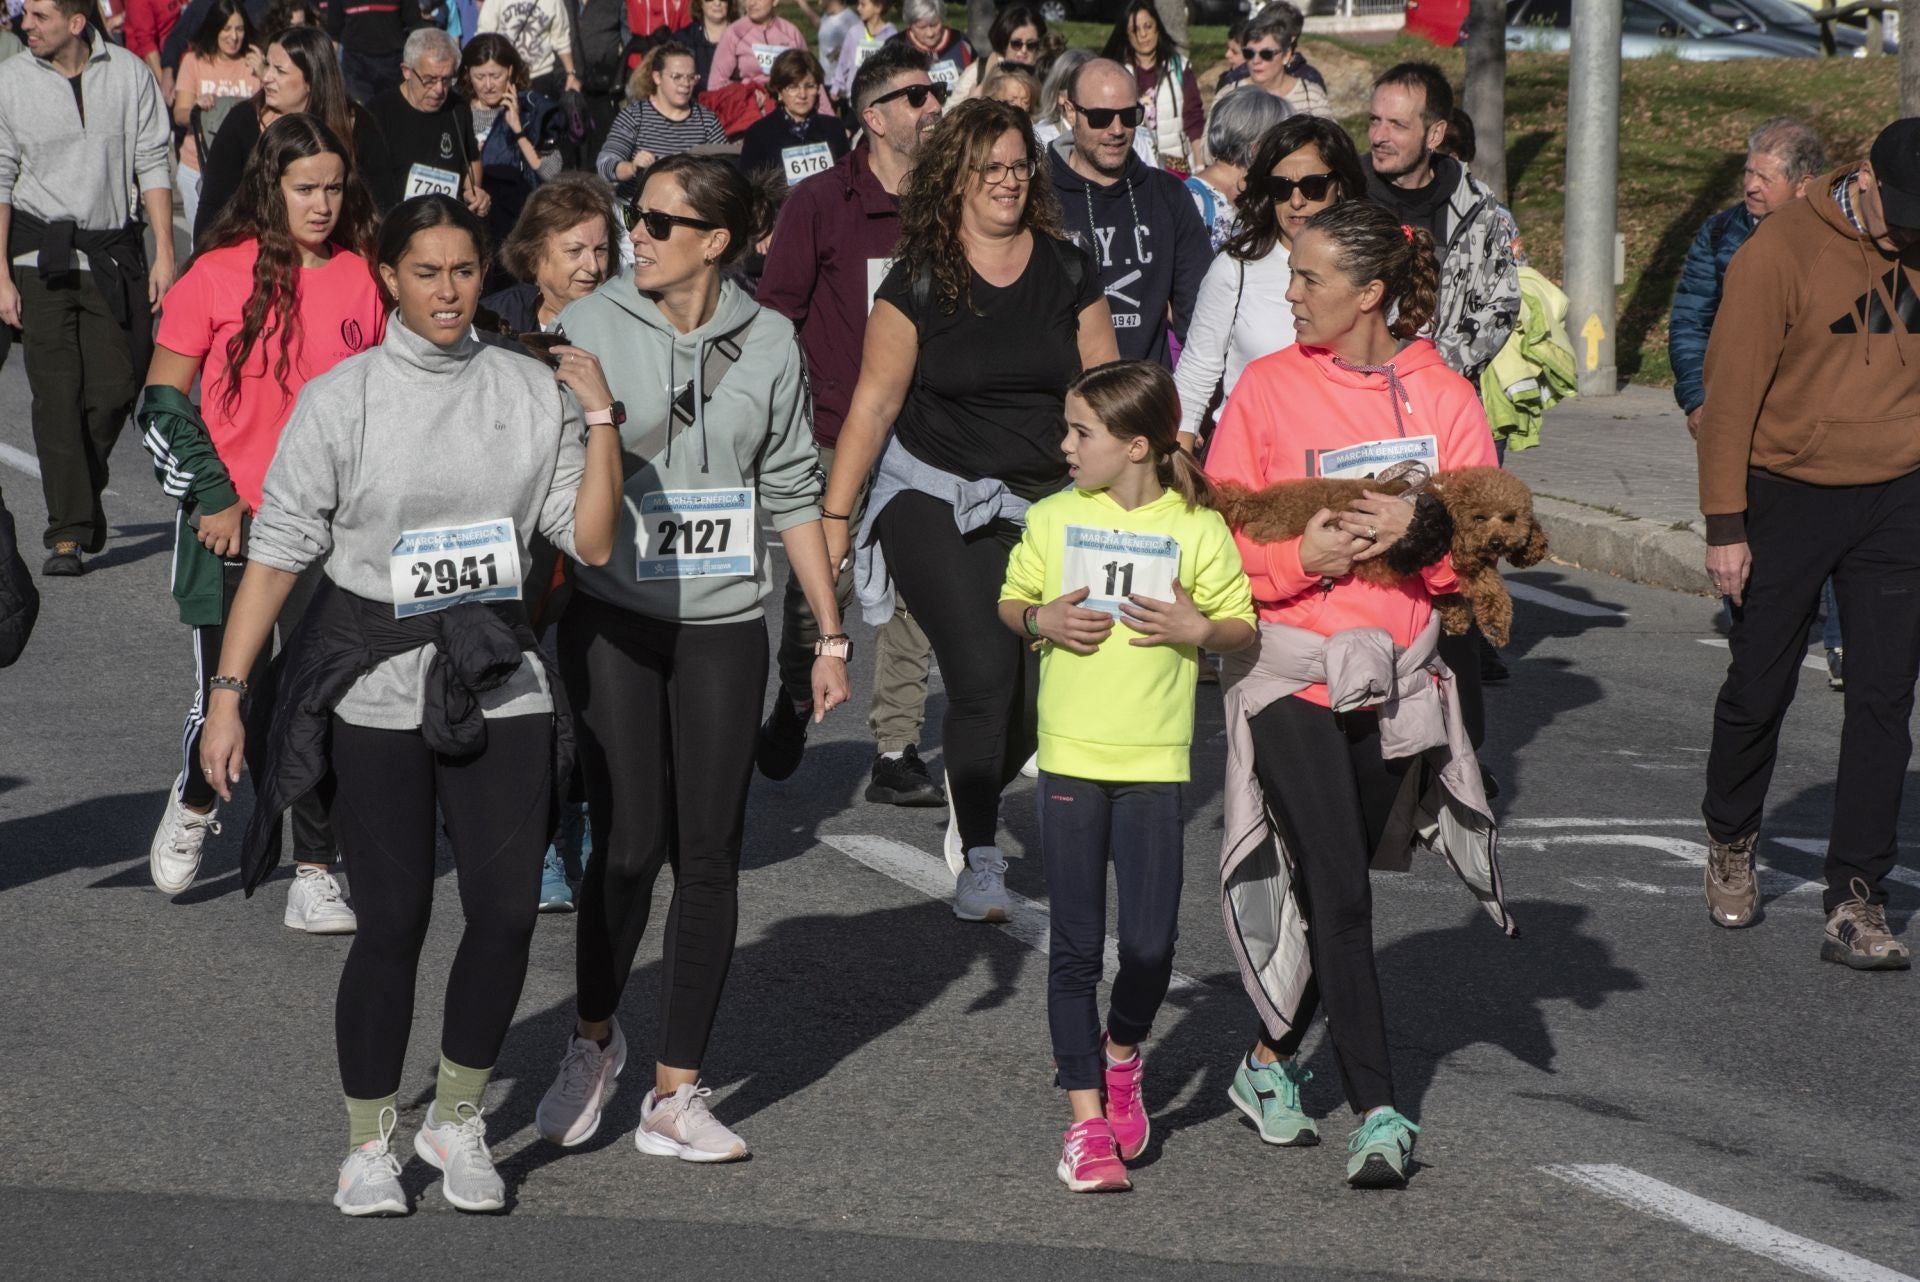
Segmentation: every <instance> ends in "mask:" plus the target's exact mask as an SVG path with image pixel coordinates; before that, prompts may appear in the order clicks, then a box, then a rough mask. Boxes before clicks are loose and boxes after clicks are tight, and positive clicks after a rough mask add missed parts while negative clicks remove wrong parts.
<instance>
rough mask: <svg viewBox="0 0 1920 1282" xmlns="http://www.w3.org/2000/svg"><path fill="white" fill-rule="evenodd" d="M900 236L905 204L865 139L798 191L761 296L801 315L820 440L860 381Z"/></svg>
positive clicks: (780, 228) (797, 322)
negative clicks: (880, 173)
mask: <svg viewBox="0 0 1920 1282" xmlns="http://www.w3.org/2000/svg"><path fill="white" fill-rule="evenodd" d="M899 240H900V202H899V201H898V200H897V199H895V198H894V197H892V196H889V195H888V194H887V191H886V188H884V187H882V186H881V185H880V180H879V179H877V178H875V177H874V176H873V170H872V169H870V168H869V167H868V165H867V144H866V143H864V142H863V143H861V144H860V145H859V146H858V147H856V148H854V149H853V150H852V151H850V152H848V153H847V154H846V155H845V156H843V157H841V158H840V160H839V161H838V162H837V163H836V164H835V165H834V166H833V168H831V169H829V170H827V171H826V172H825V173H822V174H815V175H814V176H813V177H811V178H808V179H806V180H805V181H803V182H802V183H801V184H800V185H799V186H797V187H795V188H794V189H793V193H792V194H791V195H789V196H788V197H787V202H786V204H784V205H782V206H781V208H780V219H779V221H778V222H776V223H775V224H774V227H773V244H772V245H771V246H770V247H768V249H767V265H766V269H765V271H764V272H763V273H762V274H761V276H760V289H759V291H758V292H757V293H756V294H755V295H754V300H755V301H756V302H758V303H759V304H760V305H761V306H762V307H767V308H771V309H772V310H774V311H776V312H778V313H780V314H781V315H782V316H784V317H786V318H787V319H788V320H790V321H792V322H793V327H794V328H795V329H796V330H798V331H799V334H800V350H801V351H803V352H805V353H806V355H807V377H808V379H809V381H810V382H811V384H812V390H813V439H814V440H815V441H817V442H818V443H820V444H821V445H825V446H827V447H829V448H831V447H832V446H833V444H834V442H835V441H837V440H839V439H840V424H841V423H842V422H843V421H844V420H845V419H846V417H847V407H848V405H850V404H851V403H852V401H853V385H854V384H855V383H856V382H858V381H859V378H860V349H861V346H862V345H863V344H864V343H865V342H866V338H867V313H868V312H869V311H871V310H872V308H873V294H874V291H875V290H876V289H878V288H879V287H880V281H881V280H882V278H884V277H885V276H886V273H887V267H888V266H889V265H890V264H891V262H892V260H893V251H894V246H895V245H896V244H898V243H899Z"/></svg>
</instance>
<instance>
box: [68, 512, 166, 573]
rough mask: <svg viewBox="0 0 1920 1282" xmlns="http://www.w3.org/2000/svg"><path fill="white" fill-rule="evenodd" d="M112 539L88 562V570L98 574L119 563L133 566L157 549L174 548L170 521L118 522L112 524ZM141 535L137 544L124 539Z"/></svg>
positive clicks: (158, 550) (162, 550) (159, 550)
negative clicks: (119, 523) (135, 523)
mask: <svg viewBox="0 0 1920 1282" xmlns="http://www.w3.org/2000/svg"><path fill="white" fill-rule="evenodd" d="M113 535H114V539H113V542H112V543H110V544H109V545H108V546H107V550H106V551H104V552H102V553H101V554H100V555H99V556H96V557H93V558H91V559H89V560H88V562H87V571H88V573H91V574H97V573H99V572H100V571H101V570H111V569H113V568H115V567H116V566H122V565H132V564H133V563H134V562H136V561H144V560H146V559H147V558H148V557H150V556H152V555H153V554H154V553H155V552H164V551H169V550H171V549H172V547H173V526H172V524H171V523H169V522H150V523H147V524H143V525H116V526H114V527H113ZM130 536H131V537H138V538H140V541H139V542H137V543H128V542H125V541H124V540H126V539H127V538H128V537H130Z"/></svg>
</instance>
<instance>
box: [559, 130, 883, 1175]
mask: <svg viewBox="0 0 1920 1282" xmlns="http://www.w3.org/2000/svg"><path fill="white" fill-rule="evenodd" d="M634 208H635V211H636V214H637V220H636V224H635V226H634V229H633V246H634V255H635V256H634V274H633V275H632V276H631V277H622V278H618V279H615V280H611V281H608V282H607V283H606V284H605V285H603V286H601V287H600V289H599V290H598V291H596V292H595V293H594V294H592V295H591V296H589V297H587V298H583V299H581V300H580V301H578V302H576V303H574V304H572V305H571V306H569V307H568V308H567V310H566V311H565V312H563V313H561V316H560V324H561V326H562V327H563V328H564V329H565V330H566V332H567V334H568V336H569V337H570V338H571V339H572V341H573V342H576V343H578V344H579V345H580V346H581V347H584V348H586V349H587V350H588V351H591V352H596V353H598V354H599V356H600V358H601V360H602V361H603V362H604V363H605V365H606V368H607V370H608V372H609V375H610V377H611V378H612V380H613V390H614V392H615V393H616V394H617V395H619V396H620V398H621V399H622V400H623V401H624V402H625V403H626V405H627V406H628V407H629V415H628V418H627V421H626V424H625V426H624V427H623V428H622V430H621V439H622V443H623V446H624V451H625V461H626V495H625V499H626V501H625V503H624V505H623V507H622V511H621V516H620V532H619V535H618V537H617V538H615V540H614V553H613V559H612V560H611V561H609V562H608V563H607V564H606V565H605V566H604V567H602V568H599V569H591V570H583V571H581V572H580V574H579V576H578V578H577V581H576V591H575V592H574V595H573V600H572V602H571V603H570V604H569V606H568V607H567V613H566V614H565V616H564V617H563V618H562V619H561V621H560V644H559V650H560V670H561V673H562V675H563V678H564V680H565V682H566V686H567V691H568V693H569V694H570V695H572V697H573V701H574V706H575V707H576V708H578V709H579V713H580V764H581V769H582V771H583V773H584V776H585V778H586V785H587V807H588V811H589V813H590V814H591V816H592V820H593V850H594V857H593V861H592V862H591V863H590V864H589V865H588V867H587V874H586V878H585V880H584V882H583V884H582V886H581V893H580V926H579V945H578V946H579V950H580V951H579V963H578V974H579V982H580V995H579V1009H578V1015H579V1018H578V1021H577V1023H576V1025H575V1029H574V1034H573V1036H572V1037H571V1038H570V1039H569V1040H568V1043H567V1049H566V1052H565V1055H564V1057H563V1058H562V1060H561V1063H560V1074H559V1076H558V1078H556V1079H555V1081H554V1083H553V1086H552V1088H551V1089H549V1090H548V1091H547V1094H546V1097H545V1098H544V1099H543V1100H541V1102H540V1107H539V1110H538V1112H537V1113H536V1114H535V1120H534V1125H535V1128H536V1129H537V1130H538V1131H539V1132H540V1134H542V1135H544V1136H545V1137H546V1138H548V1139H550V1140H552V1141H554V1142H555V1143H558V1144H562V1145H568V1146H570V1145H574V1144H579V1143H582V1142H583V1141H585V1140H586V1139H587V1138H588V1137H589V1136H591V1135H592V1134H593V1133H594V1131H595V1130H596V1129H597V1128H598V1127H599V1125H600V1109H601V1105H602V1103H603V1102H604V1101H605V1098H606V1095H607V1092H608V1090H609V1089H610V1088H611V1086H612V1084H613V1079H614V1077H615V1076H617V1075H618V1074H619V1072H620V1070H621V1068H622V1066H623V1065H624V1064H625V1062H626V1053H627V1047H626V1040H625V1038H624V1037H623V1036H622V1034H621V1031H620V1025H619V1022H618V1021H617V1020H615V1018H614V1011H615V1010H616V1009H617V1008H618V1007H619V1004H620V995H621V992H622V990H623V989H624V988H625V987H626V981H627V975H628V973H629V972H630V971H631V970H632V969H633V958H634V953H635V951H636V950H637V949H638V948H639V944H640V937H641V935H642V934H643V933H644V931H645V929H646V924H647V909H648V907H649V905H650V902H651V899H652V895H653V883H654V880H655V879H656V878H657V877H658V876H659V873H660V868H661V865H662V864H664V863H665V862H666V861H667V860H668V859H669V858H671V859H672V861H673V868H674V893H673V903H672V905H671V907H670V908H669V909H668V912H669V914H670V916H671V921H670V924H669V926H668V930H667V940H668V948H667V955H666V961H665V965H664V966H663V968H662V979H661V990H662V991H661V995H660V1012H659V1017H658V1018H659V1023H660V1039H661V1041H660V1046H659V1048H658V1049H657V1051H656V1055H655V1059H656V1063H655V1066H654V1083H653V1090H652V1091H651V1092H650V1093H649V1094H648V1095H647V1097H646V1100H645V1101H644V1102H643V1103H642V1104H641V1107H640V1129H639V1132H638V1134H637V1135H636V1136H635V1137H634V1138H635V1143H636V1144H637V1145H638V1146H639V1148H640V1150H641V1151H642V1152H646V1153H655V1154H659V1155H662V1156H669V1157H679V1158H682V1159H684V1160H687V1161H694V1162H725V1161H732V1160H734V1159H736V1158H741V1157H745V1156H746V1152H747V1148H746V1144H745V1143H744V1142H743V1141H742V1140H741V1139H740V1137H739V1136H737V1135H735V1134H734V1133H733V1132H732V1131H730V1130H728V1129H727V1128H726V1127H725V1126H723V1125H722V1124H721V1123H720V1122H719V1121H718V1120H717V1119H715V1118H714V1116H713V1114H712V1113H710V1112H709V1111H708V1110H707V1103H706V1098H705V1094H706V1093H705V1091H704V1090H703V1089H702V1088H701V1087H700V1085H699V1080H700V1065H701V1061H702V1059H703V1058H704V1056H705V1054H706V1049H707V1037H708V1034H709V1033H710V1032H711V1031H712V1028H713V1017H714V1012H715V1011H716V1010H717V1009H718V1007H719V1003H720V991H721V988H722V986H723V984H724V983H725V980H726V974H727V967H728V966H729V965H730V964H731V962H732V959H733V940H734V931H735V924H736V920H737V916H738V907H739V901H738V881H739V871H740V842H741V833H742V830H743V828H744V827H745V824H746V810H747V785H748V782H749V780H750V778H751V776H752V772H753V753H754V735H755V730H756V728H757V726H758V725H759V721H760V711H761V702H762V696H763V695H764V692H765V690H766V682H767V626H766V621H765V619H764V617H763V611H762V608H761V602H762V601H763V600H764V599H765V597H766V595H767V592H768V587H769V581H768V577H767V566H766V557H765V553H764V552H763V550H762V549H761V546H760V543H761V539H760V530H759V522H760V519H761V518H762V517H764V518H765V520H766V522H767V524H768V525H770V526H772V527H773V529H774V530H775V531H776V532H777V533H778V534H779V535H780V538H781V542H782V543H783V544H784V545H785V548H786V553H787V561H788V564H789V565H790V566H791V567H792V571H793V574H794V576H795V577H796V578H797V579H799V581H800V584H801V586H802V588H803V589H804V590H805V592H806V597H807V603H808V605H810V606H811V607H812V608H813V611H814V617H815V618H817V619H819V620H820V628H821V631H822V633H823V634H825V635H824V636H823V640H822V642H821V645H820V646H819V647H817V648H816V651H815V653H816V654H817V655H818V656H819V657H817V658H816V659H815V661H814V668H813V691H814V699H813V706H814V708H815V709H816V712H815V719H816V720H817V719H818V718H819V717H820V716H821V715H822V714H824V713H825V711H826V710H827V709H829V708H832V707H834V706H835V705H836V704H840V703H844V702H846V699H847V669H846V654H847V641H846V637H845V636H844V635H843V634H842V633H841V629H840V612H839V609H838V607H837V604H836V602H835V600H834V576H833V573H832V570H831V569H830V568H829V566H828V563H827V545H826V537H825V535H824V534H823V533H822V531H821V526H820V517H821V512H820V485H821V480H820V474H819V471H818V468H817V466H816V463H815V451H814V445H813V432H812V413H811V408H810V405H809V402H808V399H807V392H806V382H805V379H804V376H803V372H802V371H803V367H802V364H801V359H802V358H801V354H800V347H799V345H798V343H797V342H795V340H794V333H793V326H792V324H791V323H789V322H788V321H787V320H786V319H785V318H784V317H782V316H780V315H778V314H776V313H774V312H770V311H764V310H762V309H761V308H760V307H759V306H757V305H756V304H755V303H754V302H753V301H752V300H751V299H749V298H748V297H747V296H746V295H745V294H743V293H742V292H741V291H740V290H739V289H738V288H737V287H736V286H735V285H734V284H733V283H732V282H731V281H728V280H726V279H724V278H723V276H722V271H723V269H724V268H726V267H727V266H728V265H730V264H732V263H734V262H736V261H738V260H739V259H740V258H741V257H742V256H743V255H745V254H746V252H747V251H748V250H749V249H750V248H751V247H752V245H753V243H754V242H755V241H757V240H758V239H759V238H760V237H761V236H763V235H764V234H765V227H766V224H767V222H768V220H769V214H770V211H769V208H768V203H767V200H766V197H765V194H764V193H762V192H760V191H758V190H756V189H755V188H753V187H752V186H750V185H749V184H748V183H747V181H746V180H745V179H744V178H742V177H741V176H740V175H739V174H738V173H737V172H736V171H735V170H734V168H733V167H732V166H731V165H729V164H727V163H726V162H725V161H723V160H718V159H714V158H711V157H694V156H670V157H668V158H667V159H665V160H663V161H661V162H660V163H659V164H657V165H655V166H654V167H653V169H652V170H651V171H650V172H649V173H648V175H647V181H646V185H645V186H644V187H643V188H642V190H641V192H640V196H639V199H638V200H637V201H636V202H635V206H634Z"/></svg>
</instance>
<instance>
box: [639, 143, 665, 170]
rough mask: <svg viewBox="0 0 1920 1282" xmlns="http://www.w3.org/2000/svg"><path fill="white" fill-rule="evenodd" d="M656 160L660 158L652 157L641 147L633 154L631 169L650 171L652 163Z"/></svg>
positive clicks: (650, 153) (651, 154) (652, 155)
mask: <svg viewBox="0 0 1920 1282" xmlns="http://www.w3.org/2000/svg"><path fill="white" fill-rule="evenodd" d="M658 159H660V157H658V156H656V155H654V154H653V153H652V152H650V151H648V150H647V149H646V148H645V147H642V148H641V149H640V150H639V151H636V152H634V153H633V167H634V169H635V170H641V169H652V168H653V162H654V161H656V160H658Z"/></svg>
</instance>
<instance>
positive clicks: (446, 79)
mask: <svg viewBox="0 0 1920 1282" xmlns="http://www.w3.org/2000/svg"><path fill="white" fill-rule="evenodd" d="M407 74H408V75H410V76H412V77H413V78H414V79H415V80H418V81H419V82H420V83H421V84H422V85H424V86H425V87H426V88H428V89H431V88H433V87H434V86H435V85H438V86H439V87H440V88H442V89H451V88H453V82H454V81H455V80H456V79H457V77H455V76H423V75H421V74H420V73H419V72H417V71H415V70H414V69H413V68H412V67H408V68H407Z"/></svg>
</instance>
